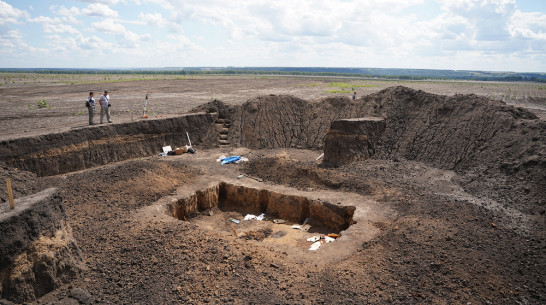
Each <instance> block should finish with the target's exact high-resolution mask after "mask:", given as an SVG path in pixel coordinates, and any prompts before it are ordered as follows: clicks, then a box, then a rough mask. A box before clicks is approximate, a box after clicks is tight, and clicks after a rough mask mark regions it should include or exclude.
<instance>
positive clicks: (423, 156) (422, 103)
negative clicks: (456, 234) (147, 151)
mask: <svg viewBox="0 0 546 305" xmlns="http://www.w3.org/2000/svg"><path fill="white" fill-rule="evenodd" d="M202 107H205V108H206V109H208V110H209V111H215V109H217V111H219V112H221V113H222V115H223V116H225V117H226V118H227V119H229V120H230V121H231V122H232V126H231V128H230V133H229V135H228V138H229V141H230V142H231V143H232V144H233V145H239V146H244V147H249V148H306V149H322V148H323V145H324V137H325V135H326V133H327V131H328V129H329V127H330V124H331V123H332V121H334V120H338V119H348V118H359V117H365V116H375V117H382V118H384V119H385V123H386V129H385V132H384V133H383V136H382V137H381V138H380V139H379V140H378V142H377V145H376V156H375V158H382V159H393V160H397V159H407V160H415V161H420V162H424V163H426V164H428V165H431V166H434V167H437V168H441V169H449V170H454V171H456V172H457V173H458V174H460V176H461V178H460V183H461V184H462V185H463V186H464V187H465V189H467V190H470V191H471V192H472V193H474V194H476V195H480V196H490V197H491V198H493V199H495V200H499V201H501V202H503V203H504V202H506V203H508V204H509V205H512V206H517V207H516V208H517V209H520V210H523V211H525V212H526V213H531V214H535V213H544V203H545V202H544V198H546V194H545V190H546V176H545V175H546V174H545V173H546V153H545V152H546V143H545V142H546V141H545V140H546V122H544V121H541V120H540V119H538V118H537V117H536V116H535V115H534V114H532V113H531V112H529V111H527V110H524V109H522V108H515V107H513V106H507V105H506V104H504V103H503V102H499V101H494V100H491V99H488V98H486V97H481V96H477V95H473V94H471V95H454V96H442V95H436V94H429V93H425V92H423V91H420V90H419V91H417V90H414V89H410V88H407V87H401V86H399V87H391V88H388V89H385V90H382V91H380V92H378V93H375V94H371V95H368V96H365V97H363V98H361V99H358V100H357V102H356V103H354V102H352V101H350V100H349V99H348V98H341V97H339V98H327V99H324V100H322V101H320V102H317V103H311V102H307V101H304V100H302V99H299V98H296V97H292V96H285V95H281V96H275V95H269V96H262V97H258V98H255V99H251V100H249V101H248V102H246V103H245V104H243V105H241V106H234V107H232V108H229V107H226V106H225V105H223V104H222V103H220V102H218V101H215V102H214V103H209V104H206V105H203V106H202Z"/></svg>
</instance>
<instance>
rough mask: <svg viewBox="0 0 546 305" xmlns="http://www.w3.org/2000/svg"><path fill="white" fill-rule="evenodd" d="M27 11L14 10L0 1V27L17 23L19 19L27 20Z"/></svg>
mask: <svg viewBox="0 0 546 305" xmlns="http://www.w3.org/2000/svg"><path fill="white" fill-rule="evenodd" d="M29 16H30V15H29V14H28V12H27V11H22V10H20V9H18V8H15V7H13V6H11V5H9V4H8V3H6V2H4V1H0V25H2V24H9V23H19V22H20V21H19V19H24V18H29Z"/></svg>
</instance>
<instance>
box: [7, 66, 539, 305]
mask: <svg viewBox="0 0 546 305" xmlns="http://www.w3.org/2000/svg"><path fill="white" fill-rule="evenodd" d="M17 76H18V75H17V74H12V75H10V76H9V77H8V76H7V75H6V76H5V78H4V80H5V79H6V78H9V79H10V80H9V81H8V82H7V83H6V82H4V85H3V86H2V87H0V105H1V106H2V108H3V109H4V111H3V112H2V114H0V116H1V118H2V119H1V121H0V131H1V132H2V135H1V136H0V142H1V141H4V142H1V143H2V145H4V146H3V147H2V149H0V156H3V155H7V153H6V152H5V150H6V149H5V148H4V147H9V144H10V143H11V142H13V141H15V139H19V138H21V137H32V138H33V139H35V140H36V143H40V142H39V140H40V138H41V137H42V136H43V135H47V134H51V133H57V132H69V131H74V130H79V129H89V130H92V131H97V132H98V131H99V130H101V129H105V128H112V130H115V129H116V127H121V124H123V123H129V122H131V121H135V122H137V121H141V119H140V118H139V117H140V113H141V111H142V103H143V100H144V96H145V95H146V94H149V96H150V118H149V119H147V120H162V119H165V118H168V117H176V116H180V115H183V114H188V113H197V112H207V113H213V114H214V115H217V117H218V118H217V120H216V121H215V125H217V126H211V128H210V129H209V130H207V131H206V132H203V136H202V137H200V138H199V139H198V140H197V139H196V140H195V142H196V143H194V147H195V148H196V149H197V152H196V153H195V154H183V155H178V156H167V157H160V156H157V155H155V154H154V155H148V156H144V157H140V158H133V159H128V160H124V161H120V162H112V163H110V164H106V165H103V166H98V167H92V168H87V169H84V170H77V171H73V172H69V173H65V174H60V175H54V176H38V175H37V174H36V173H34V172H31V171H24V170H22V169H20V168H16V167H14V166H12V165H11V163H10V162H12V161H11V159H9V158H6V159H4V160H2V159H0V181H2V182H3V181H4V180H5V179H7V178H9V179H11V180H12V181H13V188H14V195H15V197H16V198H18V197H21V196H26V195H30V194H34V193H36V192H38V191H40V190H43V189H46V188H48V187H57V188H58V189H59V190H60V196H61V197H62V203H63V205H64V208H65V211H66V217H67V218H66V222H67V224H68V225H69V227H70V228H71V229H72V232H73V235H74V239H75V241H76V243H77V244H78V246H79V248H80V250H81V256H82V257H83V260H84V263H85V269H84V270H83V271H82V272H81V273H80V274H78V275H77V276H76V277H75V278H74V279H73V280H72V281H71V282H69V283H67V284H64V285H61V286H59V287H57V289H55V290H53V291H52V292H49V293H48V294H45V295H43V296H40V297H39V298H38V299H37V300H35V301H30V302H29V303H33V304H94V303H98V304H367V303H371V304H385V303H392V304H544V303H546V276H545V275H546V274H545V270H546V227H545V224H546V206H545V204H546V151H545V148H546V122H545V121H544V118H545V113H546V106H545V100H546V90H544V85H542V86H541V85H538V84H532V83H525V84H523V83H477V82H388V81H382V80H350V79H325V78H284V77H270V78H263V77H256V78H252V77H212V76H209V77H195V78H184V79H175V77H174V76H173V77H171V79H167V78H168V77H164V76H162V78H163V79H154V78H158V77H156V76H139V77H140V78H144V79H143V80H131V77H132V76H117V75H116V76H109V77H110V79H104V78H105V77H107V76H104V75H87V76H77V78H75V77H72V78H68V77H67V78H65V79H63V78H47V76H43V75H35V76H34V75H27V76H25V77H22V76H20V77H19V78H18V77H17ZM34 77H36V79H34ZM118 77H119V78H123V77H126V78H127V79H126V80H123V79H116V78H118ZM107 78H108V77H107ZM112 78H114V79H112ZM146 78H148V79H146ZM25 82H26V84H25ZM67 82H68V83H67ZM401 85H403V86H401ZM343 87H346V89H345V90H343V89H342V88H343ZM353 88H354V90H355V91H357V94H358V99H357V101H354V102H353V101H352V100H350V95H351V90H352V89H353ZM104 90H108V91H109V92H110V95H111V99H112V103H113V106H112V108H113V111H112V119H113V120H114V124H106V125H97V126H91V127H89V126H87V112H86V109H85V107H84V100H85V98H86V96H87V94H88V91H95V92H96V93H97V94H96V96H98V95H99V93H100V92H102V91H104ZM328 91H332V92H328ZM507 96H508V97H507ZM42 99H45V100H47V104H48V105H49V106H50V107H51V108H44V109H37V108H36V107H34V106H33V107H29V105H31V104H33V105H36V103H37V102H38V101H39V100H42ZM503 101H504V102H503ZM507 104H508V105H507ZM513 106H514V107H513ZM80 112H83V114H81V113H80ZM365 116H374V117H381V118H384V119H385V121H386V126H387V127H386V130H385V132H384V133H383V135H382V136H381V138H380V140H379V142H378V143H377V146H376V150H375V154H374V155H373V156H372V158H371V159H367V160H363V161H358V162H354V163H352V164H348V165H343V166H339V167H328V166H325V165H324V164H322V163H321V160H320V159H319V160H317V157H319V155H320V154H321V153H322V149H323V146H324V135H325V133H326V132H327V131H328V129H329V128H330V123H331V122H332V121H334V120H338V119H343V118H358V117H365ZM96 120H97V119H96ZM97 121H98V120H97ZM142 121H144V120H142ZM124 126H127V125H124ZM138 126H140V125H138ZM218 128H219V129H220V130H224V129H225V130H226V133H223V132H221V133H220V137H219V134H218ZM227 130H229V132H228V131H227ZM82 134H83V133H82ZM120 139H122V140H123V138H120ZM219 139H220V140H219ZM219 141H220V142H219ZM222 141H225V142H222ZM219 143H220V144H222V145H220V144H219ZM226 143H229V144H226ZM184 144H186V143H172V144H171V145H173V146H181V145H184ZM160 149H161V147H157V152H159V151H160ZM52 151H53V150H49V151H48V152H49V153H51V152H52ZM59 151H60V152H59ZM67 151H69V150H67ZM55 152H56V153H61V154H62V153H63V150H62V149H59V150H58V151H57V150H55ZM69 152H70V151H69ZM65 153H67V152H65ZM101 153H104V154H117V153H119V152H116V151H113V150H112V149H111V148H110V149H108V148H104V149H103V150H102V151H101ZM22 154H23V153H22ZM25 154H26V153H25ZM221 155H224V156H231V155H241V156H244V157H246V158H248V159H249V161H248V162H243V163H240V164H226V165H220V164H219V163H218V162H217V160H216V159H217V158H219V156H221ZM23 157H24V156H23ZM44 157H46V155H45V154H44ZM211 190H212V191H211ZM214 192H216V193H214ZM192 196H193V197H192ZM230 196H231V197H230ZM265 197H267V198H274V199H275V200H276V201H275V202H273V201H272V200H271V199H270V200H269V202H265V201H264V200H263V198H265ZM180 198H189V199H187V201H188V202H190V203H191V202H192V201H191V200H193V199H192V198H197V199H195V200H197V201H199V202H200V203H199V204H202V203H203V202H202V201H203V200H205V199H207V200H209V199H211V198H212V199H215V200H216V203H217V205H216V203H215V204H214V206H207V207H202V206H200V208H199V209H198V211H194V212H191V213H189V212H188V213H187V214H180V213H182V212H180V211H187V210H184V209H186V208H187V207H180V206H179V205H178V204H180V202H183V201H181V200H180ZM199 198H201V199H199ZM203 198H205V199H203ZM218 198H223V200H224V202H222V203H221V202H218V200H219V199H218ZM213 201H214V200H213ZM236 201H237V204H235V202H236ZM288 201H290V202H304V204H302V206H304V207H303V208H301V210H300V212H299V213H300V214H298V213H297V212H294V213H292V212H289V211H288V210H290V209H292V208H293V207H292V206H289V205H287V204H286V202H288ZM257 202H259V203H257ZM190 203H185V204H187V205H188V206H189V205H191V204H190ZM264 204H269V206H267V207H266V206H264ZM283 207H286V209H285V210H283ZM312 207H314V208H316V209H317V210H312ZM324 207H326V208H324ZM7 208H8V207H7V194H6V190H5V188H4V187H3V188H1V189H0V213H2V211H3V210H7ZM319 208H321V209H322V210H318V209H319ZM173 211H178V213H179V214H176V213H175V212H173ZM262 211H264V212H265V217H266V218H265V219H264V220H262V221H258V220H250V221H243V218H244V217H245V215H246V214H247V213H251V214H256V215H257V214H259V212H262ZM275 211H276V212H275ZM350 211H353V212H350ZM283 213H284V214H283ZM312 213H314V214H313V215H315V216H313V217H310V218H312V219H311V220H309V223H308V224H310V229H309V230H308V231H305V230H298V229H293V228H292V226H293V225H299V226H302V225H303V222H304V221H305V219H307V218H308V215H310V214H312ZM329 213H330V214H329ZM281 214H282V215H283V216H284V217H282V218H283V219H282V221H280V222H279V221H277V222H275V220H277V219H279V218H280V217H279V216H278V215H281ZM177 215H178V216H177ZM181 215H183V216H181ZM304 215H305V216H304ZM179 218H180V219H179ZM349 218H350V221H348V222H347V223H345V222H344V221H345V220H347V219H349ZM234 219H235V220H238V221H240V223H237V222H234V221H233V220H234ZM319 219H321V221H318V220H319ZM345 224H347V225H345ZM330 233H335V234H338V235H340V237H339V238H338V239H336V240H335V241H332V242H329V243H325V244H321V245H320V248H319V249H318V250H317V251H310V250H308V249H309V247H310V246H311V244H312V242H309V241H307V238H312V237H314V236H317V235H319V236H320V235H322V236H324V235H327V234H330ZM3 271H4V270H0V275H2V274H1V273H2V272H3ZM0 287H1V286H0ZM3 293H7V292H6V290H4V292H3V291H2V289H0V296H3ZM10 303H11V302H10V301H9V300H7V299H1V298H0V304H10Z"/></svg>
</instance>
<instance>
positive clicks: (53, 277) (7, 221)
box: [0, 188, 85, 303]
mask: <svg viewBox="0 0 546 305" xmlns="http://www.w3.org/2000/svg"><path fill="white" fill-rule="evenodd" d="M0 232H2V233H1V234H0V299H7V300H10V301H12V302H15V303H24V302H30V301H33V300H35V299H36V298H38V297H40V296H43V295H44V294H46V293H48V292H50V291H52V290H54V289H56V288H58V287H60V286H61V285H63V284H66V283H68V282H70V281H71V280H73V279H74V278H75V277H76V276H77V275H78V274H79V273H80V272H81V271H82V270H84V268H85V266H84V263H83V259H82V256H81V252H80V249H79V247H78V246H77V244H76V241H75V239H74V238H73V236H72V230H71V229H70V226H69V225H68V224H67V223H66V214H65V211H64V208H63V206H62V198H61V197H60V196H59V191H58V190H57V189H54V188H51V189H47V190H44V191H42V192H40V193H37V194H34V195H31V196H27V197H23V198H20V199H17V200H16V201H15V209H14V210H10V211H8V212H3V213H0ZM0 303H2V302H1V301H0Z"/></svg>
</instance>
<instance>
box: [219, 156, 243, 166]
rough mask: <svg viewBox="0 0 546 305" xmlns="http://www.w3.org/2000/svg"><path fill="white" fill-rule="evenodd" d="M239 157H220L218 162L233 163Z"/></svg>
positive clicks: (239, 157)
mask: <svg viewBox="0 0 546 305" xmlns="http://www.w3.org/2000/svg"><path fill="white" fill-rule="evenodd" d="M240 159H241V156H231V157H227V158H224V159H222V160H221V161H222V162H220V164H222V165H224V164H228V163H235V162H237V161H239V160H240Z"/></svg>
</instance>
